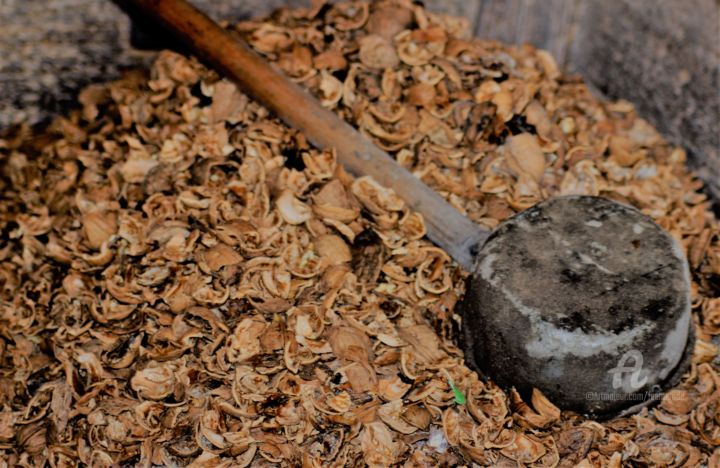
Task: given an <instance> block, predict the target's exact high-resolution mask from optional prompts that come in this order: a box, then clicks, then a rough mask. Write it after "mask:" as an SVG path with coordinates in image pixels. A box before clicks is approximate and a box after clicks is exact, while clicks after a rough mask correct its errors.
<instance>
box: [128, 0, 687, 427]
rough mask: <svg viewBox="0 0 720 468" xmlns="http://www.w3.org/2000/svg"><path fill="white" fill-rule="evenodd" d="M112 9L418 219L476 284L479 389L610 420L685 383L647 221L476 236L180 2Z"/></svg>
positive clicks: (675, 321) (673, 304)
mask: <svg viewBox="0 0 720 468" xmlns="http://www.w3.org/2000/svg"><path fill="white" fill-rule="evenodd" d="M119 3H121V4H127V5H128V6H131V7H132V6H134V7H135V8H136V9H139V10H140V11H141V12H143V13H144V14H146V15H148V16H149V17H151V18H155V19H156V20H158V21H159V22H160V23H161V24H163V25H164V26H165V27H166V28H167V29H168V30H169V31H170V32H171V33H173V34H174V35H175V36H176V37H177V38H178V39H180V40H181V41H182V42H184V43H185V44H186V45H187V46H189V47H190V48H191V49H192V50H193V51H194V52H195V53H196V54H197V55H198V57H199V58H200V59H202V60H203V61H204V62H205V63H207V64H208V65H210V66H212V67H213V68H215V69H216V70H217V71H218V72H220V73H222V74H224V75H225V76H227V77H228V78H231V79H232V80H234V81H235V82H236V83H237V84H238V85H239V86H240V87H241V88H242V89H243V90H244V91H246V92H247V93H249V94H250V95H252V96H253V97H254V98H256V99H258V100H259V101H260V102H262V103H263V104H265V105H266V106H267V107H269V108H270V109H271V110H273V111H274V112H275V113H277V115H278V116H279V117H280V118H282V119H283V120H284V121H285V122H286V123H287V124H289V125H290V126H292V127H294V128H296V129H297V130H299V131H300V132H302V133H303V134H304V135H305V136H306V137H307V138H308V140H309V141H310V142H311V143H312V144H313V145H314V146H316V147H318V148H321V149H325V148H334V149H335V150H336V152H337V156H338V159H339V161H340V162H341V163H342V164H343V166H344V167H345V168H346V169H347V170H348V171H349V172H350V173H352V174H353V175H355V176H371V177H372V178H374V179H375V180H376V181H377V182H379V183H380V184H382V185H384V186H386V187H390V188H392V189H393V190H394V191H395V192H396V193H397V194H398V195H399V196H401V197H402V198H403V199H404V200H405V201H406V202H407V204H408V205H409V207H410V208H411V209H413V210H415V211H417V212H419V213H421V214H422V216H423V218H424V220H425V224H426V227H427V236H428V238H430V240H432V241H433V242H434V243H435V244H437V245H438V246H440V247H442V248H443V249H444V250H445V251H446V252H447V253H448V254H450V256H451V257H452V258H453V259H454V260H455V261H456V262H457V263H458V264H460V265H461V266H463V267H464V268H465V269H466V270H468V271H470V272H472V273H473V274H472V276H471V277H470V279H469V283H468V292H467V294H466V295H465V297H464V298H463V300H462V302H461V304H460V306H459V307H460V311H461V313H462V317H463V327H462V328H463V335H464V346H465V351H466V359H467V361H468V362H469V363H470V365H472V366H473V367H475V369H477V370H479V371H480V372H481V373H483V374H484V375H485V376H488V377H490V378H492V379H494V380H495V381H496V382H498V383H499V384H501V385H502V386H505V387H510V386H515V387H516V388H518V389H519V390H520V392H521V393H522V394H525V395H527V394H529V393H530V392H531V391H532V389H533V388H539V389H540V390H541V391H543V393H545V395H546V396H548V397H549V398H550V399H551V400H552V401H554V402H555V403H556V404H558V405H559V406H561V407H562V408H566V409H571V410H575V411H579V412H582V413H585V414H588V415H591V416H598V417H607V416H612V415H614V414H618V413H619V412H622V411H627V410H628V409H634V408H636V407H638V406H640V405H642V404H646V403H648V402H651V401H653V397H652V395H653V394H652V393H651V390H652V389H658V388H665V387H667V386H669V385H672V384H674V382H675V381H676V380H677V379H678V378H679V376H680V375H681V373H682V372H683V371H684V370H685V368H686V365H687V356H688V353H687V349H688V348H689V346H690V345H691V342H692V339H691V336H692V334H691V332H690V330H691V320H690V280H689V274H688V265H687V260H686V259H685V256H684V254H683V252H682V250H681V249H680V248H679V246H678V244H677V243H676V242H675V241H674V240H673V239H672V238H671V237H670V236H669V235H668V234H667V233H666V232H665V231H663V230H662V229H661V228H660V227H659V226H658V225H657V224H655V223H654V222H653V221H652V220H651V219H650V218H648V217H647V216H645V215H643V214H642V213H640V212H639V211H637V210H635V209H633V208H631V207H628V206H625V205H622V204H619V203H615V202H612V201H610V200H606V199H603V198H599V197H586V196H574V197H558V198H552V199H549V200H547V201H545V202H543V203H540V204H538V205H536V206H534V207H532V208H530V209H528V210H525V211H523V212H522V213H519V214H518V215H516V216H514V217H512V218H510V219H509V220H507V221H505V222H504V223H502V224H501V225H500V226H499V227H498V228H497V229H495V230H494V231H493V232H492V233H491V232H489V231H486V230H484V229H481V228H480V227H479V226H478V225H477V224H475V223H473V222H472V221H470V220H469V219H468V218H466V217H465V216H463V215H462V214H461V213H460V212H458V211H457V210H456V209H455V208H454V207H452V206H451V205H450V204H449V203H448V202H446V201H445V200H444V199H443V198H442V197H440V196H439V195H438V194H437V193H436V192H434V191H433V190H432V189H430V188H429V187H427V186H426V185H424V184H423V183H422V182H421V181H420V180H419V179H417V178H416V177H415V176H413V175H412V174H411V173H410V172H408V171H407V170H405V169H404V168H402V167H401V166H399V165H398V164H397V163H396V162H395V160H394V159H393V158H392V157H391V156H390V155H388V154H387V153H385V152H384V151H382V150H381V149H379V148H378V147H376V146H375V145H374V144H372V143H371V142H370V141H368V140H367V139H365V138H364V137H363V136H362V135H361V134H360V133H359V132H358V131H357V130H355V129H354V128H353V127H352V126H350V125H349V124H347V123H346V122H344V121H343V120H342V119H340V118H339V117H338V116H337V115H335V114H334V113H333V112H331V111H329V110H327V109H325V108H323V107H322V106H321V105H320V104H319V103H318V102H317V101H316V100H315V98H313V97H312V96H311V95H310V94H309V93H307V92H306V91H304V90H303V89H301V88H300V87H299V86H298V85H296V84H295V83H293V82H292V81H290V80H289V79H288V78H287V77H285V76H284V75H283V74H282V73H281V72H279V71H278V70H277V69H275V68H274V67H273V66H271V65H269V64H268V63H267V62H266V61H265V60H263V59H262V58H261V57H260V56H258V55H257V54H256V53H254V52H253V51H252V50H251V49H250V48H249V47H248V46H247V45H246V44H244V43H243V42H242V41H241V40H240V39H239V38H238V37H237V36H236V35H233V34H231V33H229V32H228V31H226V30H224V29H222V28H221V27H220V26H218V25H217V24H216V23H215V22H214V21H212V20H211V19H210V18H208V17H207V16H206V15H204V14H203V13H202V12H200V11H199V10H197V9H196V8H195V7H193V6H192V5H190V4H189V3H187V2H186V1H185V0H124V1H123V0H119ZM638 395H646V396H645V397H642V396H638Z"/></svg>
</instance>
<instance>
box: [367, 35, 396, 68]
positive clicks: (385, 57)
mask: <svg viewBox="0 0 720 468" xmlns="http://www.w3.org/2000/svg"><path fill="white" fill-rule="evenodd" d="M360 61H361V62H362V64H363V65H365V66H366V67H370V68H378V69H383V68H393V67H395V66H397V65H398V63H400V60H399V59H398V56H397V53H396V52H395V47H393V46H392V43H390V41H388V40H387V39H385V38H384V37H382V36H375V35H369V36H365V37H363V38H362V39H360Z"/></svg>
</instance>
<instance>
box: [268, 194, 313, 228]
mask: <svg viewBox="0 0 720 468" xmlns="http://www.w3.org/2000/svg"><path fill="white" fill-rule="evenodd" d="M276 203H277V208H278V211H279V212H280V216H282V218H283V220H284V221H285V222H286V223H288V224H302V223H304V222H305V221H308V220H309V219H310V218H311V217H312V210H311V209H310V207H309V206H308V205H306V204H305V203H303V202H301V201H300V200H298V199H297V198H295V195H293V194H292V192H290V191H289V190H286V191H284V192H283V193H282V194H281V195H280V197H278V199H277V201H276Z"/></svg>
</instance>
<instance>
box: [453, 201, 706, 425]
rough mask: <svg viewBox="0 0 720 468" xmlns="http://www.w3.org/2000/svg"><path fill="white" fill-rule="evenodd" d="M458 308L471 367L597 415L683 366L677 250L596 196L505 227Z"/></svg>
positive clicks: (658, 387) (686, 304)
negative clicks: (536, 389) (539, 391)
mask: <svg viewBox="0 0 720 468" xmlns="http://www.w3.org/2000/svg"><path fill="white" fill-rule="evenodd" d="M460 309H461V313H462V320H463V327H462V328H463V330H464V346H465V351H466V353H465V354H466V358H467V359H468V361H469V363H470V365H471V366H473V367H475V368H476V369H477V370H479V371H480V372H481V373H482V374H483V375H485V376H488V377H490V378H492V379H493V380H494V381H495V382H497V383H498V384H500V385H501V386H502V387H505V388H508V387H516V388H517V389H518V390H519V391H520V393H521V394H524V395H526V396H529V394H530V393H531V392H532V389H533V388H534V387H535V388H538V389H539V390H541V391H542V392H543V393H544V394H545V396H547V397H548V398H549V399H550V400H551V401H552V402H553V403H555V404H556V405H558V406H560V407H561V408H563V409H571V410H575V411H577V412H580V413H583V414H586V415H589V416H593V417H600V418H602V417H609V416H614V415H618V414H622V413H624V412H630V411H634V410H635V409H637V408H638V407H640V406H642V405H645V404H648V403H650V402H652V401H654V400H656V399H658V397H659V395H660V391H662V390H664V389H666V388H668V387H669V386H672V385H674V384H675V383H677V381H678V380H679V377H680V376H681V375H682V373H683V372H684V371H685V370H686V369H687V366H688V365H689V356H690V353H689V352H688V350H689V349H690V347H691V345H692V341H693V340H692V332H691V325H692V323H691V317H690V277H689V270H688V265H687V260H686V259H685V256H684V254H683V252H682V250H681V248H680V246H679V245H678V244H677V242H675V240H674V239H673V238H672V237H671V236H670V235H669V234H668V233H667V232H665V231H664V230H663V229H661V228H660V227H659V226H658V225H657V224H655V223H654V222H653V221H652V220H651V219H650V218H649V217H647V216H645V215H644V214H642V213H641V212H640V211H638V210H636V209H634V208H631V207H628V206H625V205H622V204H619V203H615V202H612V201H610V200H607V199H603V198H598V197H590V196H570V197H558V198H553V199H549V200H547V201H545V202H542V203H540V204H538V205H536V206H534V207H532V208H530V209H528V210H526V211H523V212H522V213H520V214H518V215H516V216H514V217H512V218H510V219H508V220H506V221H505V222H503V223H502V224H501V225H500V226H499V227H498V228H497V229H496V230H495V231H493V233H492V234H491V235H490V236H489V238H488V239H487V241H486V242H485V244H484V245H483V246H482V248H481V249H480V251H479V254H478V256H477V259H476V264H475V272H474V274H473V276H472V277H471V279H470V281H469V283H468V291H467V293H466V296H465V298H464V299H463V302H462V303H461V304H460Z"/></svg>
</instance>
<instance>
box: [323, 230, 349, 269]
mask: <svg viewBox="0 0 720 468" xmlns="http://www.w3.org/2000/svg"><path fill="white" fill-rule="evenodd" d="M315 247H316V248H317V251H318V254H319V255H320V258H322V259H323V261H324V262H325V263H326V264H328V265H338V264H341V263H347V262H349V261H350V260H352V255H351V254H350V247H348V245H347V244H346V243H345V241H344V240H343V239H342V237H340V236H336V235H333V234H327V235H324V236H321V237H319V238H318V239H317V240H316V241H315Z"/></svg>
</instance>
